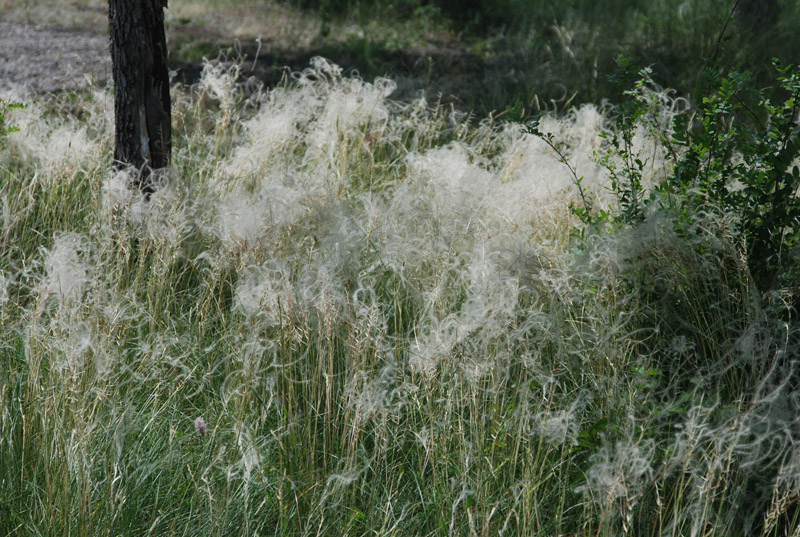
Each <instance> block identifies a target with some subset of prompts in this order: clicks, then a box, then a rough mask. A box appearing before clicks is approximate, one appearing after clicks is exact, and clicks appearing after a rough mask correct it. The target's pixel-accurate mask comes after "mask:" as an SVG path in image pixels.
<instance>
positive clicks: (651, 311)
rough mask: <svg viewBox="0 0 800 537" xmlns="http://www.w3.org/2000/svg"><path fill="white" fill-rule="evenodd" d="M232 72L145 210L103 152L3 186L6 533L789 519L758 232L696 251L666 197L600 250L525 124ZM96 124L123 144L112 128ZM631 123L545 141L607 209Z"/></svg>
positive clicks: (738, 530)
mask: <svg viewBox="0 0 800 537" xmlns="http://www.w3.org/2000/svg"><path fill="white" fill-rule="evenodd" d="M226 69H228V70H226ZM231 69H232V68H224V67H223V66H222V65H221V64H219V65H217V64H214V66H213V68H211V67H210V68H208V70H207V72H206V74H205V75H204V77H205V78H204V82H202V84H201V85H200V86H197V87H195V88H193V89H190V90H188V91H189V94H188V96H186V97H185V98H183V99H176V100H175V103H176V110H177V112H176V118H177V121H178V125H179V127H180V128H179V129H177V131H176V132H177V133H178V134H176V152H175V155H174V161H173V169H171V171H170V172H169V174H167V175H166V176H165V177H164V184H163V187H162V188H160V189H159V190H158V191H157V192H156V193H155V194H154V195H153V196H152V197H151V199H150V201H145V200H144V199H143V198H141V196H140V194H139V193H137V192H136V191H135V190H130V189H129V188H128V184H129V180H128V177H127V176H126V175H125V173H124V172H119V173H115V174H109V173H108V172H107V171H106V170H107V164H108V163H107V162H105V161H104V160H103V159H104V158H106V157H103V156H102V155H99V154H98V153H93V154H87V155H82V156H80V157H75V158H76V159H77V160H74V161H70V162H73V163H74V162H79V163H80V165H78V166H72V165H70V166H65V168H64V169H63V170H60V171H58V170H54V169H53V168H51V167H49V166H44V165H42V161H40V160H37V159H36V158H30V159H27V160H26V159H18V161H15V162H14V163H13V165H12V166H10V167H9V170H11V173H9V175H8V176H4V177H7V179H8V180H7V181H5V182H3V183H2V185H0V201H3V209H2V210H3V213H2V214H3V220H2V222H3V226H4V227H3V229H2V233H3V235H2V236H0V249H3V250H2V251H3V254H4V255H3V256H0V323H1V324H2V326H3V331H2V333H0V356H2V357H3V358H4V361H3V363H4V364H5V365H4V367H3V368H0V414H2V416H3V419H2V420H0V433H1V434H0V444H2V445H0V476H1V477H2V479H0V498H3V501H0V512H2V513H12V514H11V515H9V517H3V516H0V528H2V529H6V526H4V525H3V524H5V521H8V520H12V519H13V525H14V527H13V528H11V529H14V528H16V527H17V525H20V524H21V525H22V526H20V528H21V529H20V531H23V530H27V529H29V528H36V530H37V531H39V532H42V533H59V534H61V533H64V532H69V531H73V529H74V528H87V527H92V528H94V530H93V531H95V532H99V533H114V534H116V533H119V534H121V535H146V534H148V533H151V534H153V535H156V534H159V535H167V534H175V533H186V532H187V531H191V532H194V533H201V534H203V535H213V536H223V535H230V534H231V533H234V534H240V533H241V534H248V535H255V534H261V535H266V534H274V533H276V532H278V533H280V534H282V535H283V534H287V535H288V534H297V535H308V536H312V535H345V534H347V535H367V534H376V533H377V534H382V535H383V534H385V535H391V534H393V533H397V532H400V533H406V534H409V535H434V534H450V533H452V534H453V535H493V534H509V535H510V534H513V535H526V536H527V535H568V534H578V533H590V534H593V535H619V534H624V533H626V532H627V533H628V534H631V535H643V536H661V535H701V534H702V535H708V536H709V537H711V536H720V537H721V536H723V535H724V536H725V537H728V536H730V535H745V534H747V533H748V532H750V533H752V534H759V531H760V529H761V528H766V529H767V530H768V531H769V532H772V533H768V534H770V535H773V534H774V535H783V534H784V533H790V530H792V531H793V530H794V529H795V528H796V526H797V523H796V520H795V519H793V518H792V517H793V516H794V515H793V513H792V509H793V508H792V507H791V506H792V504H793V501H794V498H795V497H796V494H797V488H798V483H797V482H798V479H797V475H798V473H800V472H798V470H797V467H798V462H797V459H798V456H797V454H796V453H795V451H796V449H795V448H796V446H797V441H798V434H800V432H799V431H800V429H798V423H797V419H796V416H797V412H796V408H795V407H796V399H797V395H796V387H795V385H796V384H797V379H796V377H797V369H796V364H794V362H793V358H794V356H797V355H798V349H799V348H800V344H798V341H799V338H800V335H799V334H800V333H799V332H798V330H797V329H796V328H795V327H794V326H793V325H792V324H791V323H790V322H788V321H787V319H789V318H792V317H791V316H788V317H787V314H786V312H787V311H789V310H788V308H787V304H789V303H790V300H791V298H790V294H791V290H790V289H783V290H779V291H776V292H775V293H774V294H772V295H770V296H769V298H770V301H763V300H761V297H759V296H758V293H757V292H756V291H755V290H754V288H753V285H752V279H751V278H750V276H749V273H748V268H747V267H748V264H747V262H746V259H743V254H742V250H741V237H740V236H739V235H737V234H736V231H735V229H736V226H735V225H733V224H734V223H735V222H734V218H733V217H732V216H731V215H729V214H726V213H725V212H724V211H722V210H721V208H720V207H707V210H704V211H701V212H696V213H692V214H689V215H687V216H686V218H685V219H683V220H681V221H680V222H681V224H682V225H684V226H685V230H688V232H682V231H681V229H677V230H676V228H675V225H674V224H675V219H674V214H673V213H669V212H665V211H666V210H665V209H663V208H657V207H656V206H652V207H649V209H648V210H647V211H644V212H643V214H642V216H643V218H642V219H641V221H640V222H638V223H637V224H636V225H630V226H618V227H617V228H614V227H613V226H609V227H608V228H602V226H601V227H600V229H598V232H597V233H594V234H592V233H588V232H587V233H585V234H584V235H583V237H582V238H579V236H578V235H577V234H574V233H571V231H572V230H573V229H575V228H576V226H577V227H580V226H581V225H582V222H581V220H580V218H578V216H577V215H575V214H572V213H571V212H570V210H569V204H570V202H577V203H579V202H580V192H579V189H578V188H577V187H576V185H575V184H574V180H575V177H574V176H573V175H572V173H571V172H570V170H569V169H568V168H567V167H566V166H565V165H564V161H563V160H561V159H559V158H558V157H557V156H556V158H554V157H553V152H552V147H550V146H548V145H547V144H546V143H544V142H543V141H542V140H541V139H539V138H537V137H535V136H533V135H531V134H529V133H526V132H525V131H524V130H523V129H521V128H520V127H519V126H515V125H503V124H499V123H497V122H496V121H494V120H487V121H484V122H480V123H478V122H474V121H471V120H468V119H467V118H465V117H464V116H461V115H459V114H457V113H452V110H451V109H448V108H447V107H444V106H442V105H436V104H431V103H428V102H425V101H424V100H421V99H420V100H417V101H415V102H412V103H397V102H393V101H391V96H392V94H391V93H390V89H391V88H392V84H391V83H389V82H386V81H376V82H374V83H371V82H367V81H365V80H362V79H360V78H358V77H356V76H351V77H348V76H344V75H343V74H342V72H341V69H339V68H338V67H335V66H333V65H332V64H330V63H329V62H323V61H322V60H317V61H315V62H314V64H313V65H312V66H311V67H310V68H309V69H307V70H305V71H302V72H300V73H296V74H294V75H293V76H292V77H290V78H289V79H287V80H286V81H285V82H284V83H283V84H281V85H280V86H279V87H277V88H274V89H271V90H269V91H264V90H262V89H253V88H250V87H243V86H241V85H239V86H237V84H239V82H236V80H235V77H234V75H235V69H233V70H231ZM184 90H185V88H180V87H175V88H173V91H175V92H176V93H180V92H183V91H184ZM203 90H205V91H206V94H207V96H206V99H207V103H206V104H208V105H209V106H207V107H202V106H196V105H197V102H196V100H194V101H193V99H195V97H197V95H199V94H200V93H201V92H202V91H203ZM251 91H252V93H250V92H251ZM103 95H106V94H103ZM106 97H107V95H106ZM657 99H659V100H658V103H660V104H659V106H663V107H666V111H663V117H662V116H660V115H658V114H662V112H659V111H657V110H655V109H654V114H655V115H654V116H653V118H655V119H653V118H650V119H647V118H643V121H645V123H642V125H641V126H639V127H636V128H637V129H641V137H639V131H637V134H636V136H634V138H633V140H634V142H633V144H634V146H635V151H636V152H637V154H642V155H649V156H648V157H647V158H648V165H647V166H644V167H643V169H642V174H643V177H642V181H643V184H647V185H650V184H655V183H658V182H659V180H660V179H659V177H660V175H661V174H663V173H664V169H663V168H662V163H661V161H660V160H659V159H660V158H661V157H660V155H661V154H660V153H658V151H660V149H658V151H656V150H654V149H653V147H651V145H650V144H651V143H653V140H654V138H653V137H652V136H653V135H652V132H650V130H649V128H650V127H651V124H652V123H654V122H655V121H656V120H657V121H659V122H664V121H667V117H669V116H670V115H671V114H673V113H678V112H681V111H682V108H681V106H682V105H679V104H675V103H676V99H674V98H673V96H672V95H671V94H665V96H664V95H661V94H659V96H658V97H657ZM218 101H219V102H220V104H219V106H218V105H217V103H218ZM222 101H224V102H222ZM75 106H85V107H86V109H87V111H86V113H85V114H76V117H90V118H93V119H92V120H91V121H92V122H94V123H93V126H91V128H89V127H87V128H86V130H85V136H86V140H87V141H88V143H89V144H90V145H91V144H97V147H106V148H108V147H109V145H108V144H109V135H108V132H109V131H108V130H107V129H106V127H103V126H102V125H105V123H104V121H105V120H104V119H101V118H102V106H103V105H102V104H101V103H99V102H98V99H97V98H93V99H92V100H91V101H87V102H86V103H82V101H81V100H78V101H77V104H75ZM257 106H260V107H261V108H260V109H256V107H257ZM606 110H607V109H606V108H602V107H600V108H597V107H591V106H586V107H583V108H580V109H578V110H576V111H574V112H571V113H569V114H566V115H564V116H563V117H557V116H555V115H553V116H548V117H545V118H543V119H542V122H541V128H543V129H545V130H546V131H547V132H550V133H552V134H553V140H554V145H555V146H556V147H558V148H559V150H560V151H562V153H563V156H564V157H565V160H566V161H567V162H569V163H570V165H571V166H574V167H576V168H577V169H578V173H579V174H580V175H582V176H584V178H585V181H586V182H585V185H588V186H590V187H591V188H590V191H589V193H590V195H593V196H595V197H596V199H597V205H596V207H597V208H606V209H609V210H613V207H614V203H613V202H614V196H613V193H609V192H608V190H607V187H608V186H609V173H608V170H607V169H605V168H603V167H602V166H599V165H598V164H597V163H595V162H594V160H593V157H592V154H593V153H595V152H599V153H602V151H603V148H604V147H606V146H605V145H604V144H607V143H608V142H607V141H604V140H603V139H602V138H599V137H598V136H597V135H598V134H599V133H600V132H601V131H602V130H603V129H604V128H606V129H608V128H610V127H609V125H608V123H607V121H606V120H605V119H604V118H605V113H606ZM28 112H30V113H31V114H33V115H32V116H31V118H32V119H31V121H32V122H34V123H35V122H36V121H39V122H41V124H42V125H43V126H42V129H45V130H46V129H50V128H51V126H52V125H60V124H61V123H60V122H61V121H64V122H65V123H69V121H67V120H63V119H61V118H59V112H58V110H54V111H53V114H54V116H53V117H52V118H51V119H48V118H46V117H42V116H41V115H42V114H44V113H45V111H44V108H39V107H31V108H30V109H29V110H28ZM37 114H39V115H37ZM37 118H38V119H37ZM70 121H71V120H70ZM646 122H650V123H646ZM659 124H664V123H659ZM70 125H72V126H71V127H70V128H72V129H73V130H80V128H81V127H82V126H83V125H82V124H81V123H76V124H74V125H73V124H71V123H70ZM45 127H46V128H45ZM48 132H49V131H48ZM612 156H613V155H612ZM0 158H3V159H11V158H12V156H10V155H9V152H5V153H3V154H2V157H0ZM13 158H16V157H13ZM37 158H38V157H37ZM70 158H72V157H70ZM614 158H616V157H614ZM81 159H83V160H81ZM5 163H6V161H5V160H4V164H5ZM650 163H652V164H653V165H652V166H650ZM4 169H5V168H4ZM59 174H61V175H59ZM34 177H36V179H35V181H34V179H33V178H34ZM56 178H63V179H64V181H63V182H58V181H57V180H56ZM54 184H57V185H59V191H58V192H59V197H58V199H57V200H56V199H55V198H56V197H55V196H50V195H46V194H49V193H50V191H49V190H48V188H49V187H48V188H45V187H44V186H43V185H54ZM100 185H102V188H98V187H99V186H100ZM6 205H7V208H6ZM685 230H684V231H685ZM6 237H8V238H6ZM6 253H8V256H6V255H5V254H6ZM3 289H5V290H6V294H3ZM4 297H5V298H4ZM780 308H784V309H781V310H780V314H778V313H776V310H777V309H780ZM5 358H7V359H5ZM210 417H213V427H211V426H210V425H209V423H208V422H206V420H208V419H210ZM190 423H191V424H192V426H189V428H188V429H187V424H190ZM201 437H202V441H200V438H201ZM153 490H158V491H159V493H158V494H155V495H154V494H152V492H153ZM20 491H24V493H25V494H20ZM31 506H33V507H31ZM2 513H0V514H2ZM143 513H144V515H143ZM159 513H161V514H162V515H159ZM187 528H188V529H187ZM762 533H763V532H762Z"/></svg>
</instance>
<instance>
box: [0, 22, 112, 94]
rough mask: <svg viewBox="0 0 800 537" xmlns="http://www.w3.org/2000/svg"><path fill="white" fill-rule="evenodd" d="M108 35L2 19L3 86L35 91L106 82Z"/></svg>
mask: <svg viewBox="0 0 800 537" xmlns="http://www.w3.org/2000/svg"><path fill="white" fill-rule="evenodd" d="M110 76H111V55H110V53H109V44H108V38H107V37H106V36H101V35H98V34H96V33H93V32H88V31H83V30H64V29H60V28H54V27H51V26H34V25H31V24H24V23H15V22H3V21H0V87H1V88H4V89H9V88H19V89H21V90H23V91H29V92H33V93H41V92H52V91H59V90H75V89H78V88H80V87H83V86H86V85H87V84H88V83H90V82H93V83H95V84H101V85H102V84H105V82H106V81H107V80H109V79H110Z"/></svg>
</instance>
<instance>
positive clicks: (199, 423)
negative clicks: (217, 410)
mask: <svg viewBox="0 0 800 537" xmlns="http://www.w3.org/2000/svg"><path fill="white" fill-rule="evenodd" d="M194 428H195V429H197V432H198V433H200V436H205V435H206V422H205V420H204V419H203V418H197V419H196V420H194Z"/></svg>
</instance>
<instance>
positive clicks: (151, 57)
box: [108, 0, 172, 195]
mask: <svg viewBox="0 0 800 537" xmlns="http://www.w3.org/2000/svg"><path fill="white" fill-rule="evenodd" d="M166 7H167V0H109V1H108V20H109V26H110V28H111V58H112V68H113V78H114V114H115V129H116V134H115V147H114V163H115V166H117V167H127V166H132V167H133V168H134V169H136V170H137V174H136V176H135V179H134V182H135V184H136V186H137V187H139V188H140V189H141V190H142V191H144V192H145V193H146V194H148V195H149V194H150V193H152V191H153V183H152V171H153V170H157V169H159V168H165V167H166V166H167V165H168V164H169V158H170V152H171V150H172V133H171V124H172V122H171V104H170V98H169V70H168V68H167V39H166V34H165V32H164V8H166Z"/></svg>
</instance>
